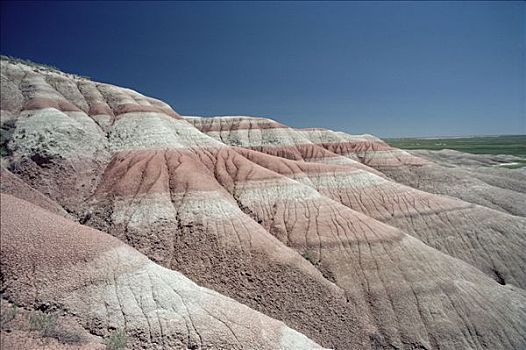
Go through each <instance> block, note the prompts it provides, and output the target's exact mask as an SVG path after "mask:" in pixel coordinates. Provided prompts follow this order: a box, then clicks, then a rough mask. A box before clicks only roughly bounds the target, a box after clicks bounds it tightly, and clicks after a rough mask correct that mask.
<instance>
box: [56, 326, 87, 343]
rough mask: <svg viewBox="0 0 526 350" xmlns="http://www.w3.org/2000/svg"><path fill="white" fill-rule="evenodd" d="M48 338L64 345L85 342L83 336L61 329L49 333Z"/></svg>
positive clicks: (57, 328)
mask: <svg viewBox="0 0 526 350" xmlns="http://www.w3.org/2000/svg"><path fill="white" fill-rule="evenodd" d="M48 337H50V338H55V339H56V340H58V341H59V342H61V343H63V344H78V343H81V342H82V341H83V337H82V335H80V334H79V333H76V332H73V331H69V330H67V329H63V328H60V327H55V329H53V330H52V331H50V332H49V333H48Z"/></svg>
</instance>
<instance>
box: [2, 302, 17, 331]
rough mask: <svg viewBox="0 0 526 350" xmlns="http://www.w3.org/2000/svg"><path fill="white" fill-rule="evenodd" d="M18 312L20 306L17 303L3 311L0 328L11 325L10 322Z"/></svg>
mask: <svg viewBox="0 0 526 350" xmlns="http://www.w3.org/2000/svg"><path fill="white" fill-rule="evenodd" d="M17 314H18V307H17V306H16V305H12V306H11V308H10V309H9V310H8V311H6V312H2V315H1V317H0V318H1V321H0V328H1V329H5V328H7V327H8V326H9V323H10V322H11V321H13V320H14V319H15V317H16V315H17Z"/></svg>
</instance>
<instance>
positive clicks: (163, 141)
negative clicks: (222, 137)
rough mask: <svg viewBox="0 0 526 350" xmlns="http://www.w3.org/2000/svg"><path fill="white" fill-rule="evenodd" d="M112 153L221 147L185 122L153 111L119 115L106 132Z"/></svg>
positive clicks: (221, 145) (218, 143)
mask: <svg viewBox="0 0 526 350" xmlns="http://www.w3.org/2000/svg"><path fill="white" fill-rule="evenodd" d="M110 144H111V147H112V151H123V150H141V149H155V148H178V149H185V148H207V147H216V148H217V147H223V146H224V145H223V144H221V143H220V142H217V141H215V140H214V139H212V138H211V137H208V136H206V135H205V134H203V133H202V132H200V131H199V130H197V129H196V128H194V127H193V126H192V125H190V124H189V123H188V122H186V121H184V120H179V119H175V118H172V117H169V116H167V115H165V114H162V113H156V112H133V113H126V114H125V115H122V116H121V117H120V118H119V119H118V120H117V121H116V122H115V123H114V125H113V127H112V128H111V130H110Z"/></svg>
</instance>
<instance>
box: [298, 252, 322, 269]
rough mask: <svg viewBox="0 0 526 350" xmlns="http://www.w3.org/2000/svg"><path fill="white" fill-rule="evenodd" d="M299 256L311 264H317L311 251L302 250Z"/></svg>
mask: <svg viewBox="0 0 526 350" xmlns="http://www.w3.org/2000/svg"><path fill="white" fill-rule="evenodd" d="M301 256H303V258H304V259H305V260H307V261H309V262H310V263H311V264H312V265H318V259H316V257H315V256H314V253H313V252H311V251H308V250H306V251H305V252H303V254H301Z"/></svg>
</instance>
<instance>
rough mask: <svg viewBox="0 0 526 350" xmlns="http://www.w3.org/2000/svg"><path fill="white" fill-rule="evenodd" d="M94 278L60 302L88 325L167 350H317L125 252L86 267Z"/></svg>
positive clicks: (264, 319) (113, 253)
mask: <svg viewBox="0 0 526 350" xmlns="http://www.w3.org/2000/svg"><path fill="white" fill-rule="evenodd" d="M84 271H93V272H94V273H95V274H96V278H95V279H94V280H92V281H91V283H90V284H88V285H87V286H84V287H81V288H78V289H75V290H72V291H70V292H69V293H68V294H67V295H66V296H65V297H64V299H63V303H64V305H65V306H66V307H67V308H68V310H72V311H74V312H75V313H77V314H80V315H82V317H83V318H84V319H85V320H86V321H87V322H88V323H89V324H93V323H94V324H100V325H103V327H104V328H110V329H111V328H116V329H125V330H126V332H127V333H128V334H139V335H142V337H144V338H145V339H144V340H146V341H148V342H152V343H161V344H165V346H167V347H168V348H169V347H173V346H184V345H186V346H193V345H201V344H202V345H209V346H212V347H214V345H215V346H221V344H223V345H226V344H230V346H233V345H234V346H237V345H239V346H242V345H243V344H250V345H251V347H253V348H257V349H269V350H270V349H290V350H292V349H298V350H300V349H321V347H320V346H318V345H317V344H315V343H314V342H312V341H311V340H309V339H308V338H306V337H305V336H304V335H302V334H300V333H298V332H296V331H294V330H292V329H290V328H288V327H287V326H286V325H285V324H284V323H283V322H280V321H276V320H274V319H271V318H269V317H267V316H265V315H263V314H261V313H259V312H257V311H254V310H252V309H250V308H249V307H247V306H245V305H242V304H240V303H238V302H236V301H234V300H233V299H230V298H228V297H225V296H223V295H221V294H219V293H217V292H214V291H212V290H209V289H207V288H203V287H200V286H198V285H197V284H195V283H194V282H192V281H191V280H189V279H188V278H186V277H185V276H184V275H182V274H181V273H179V272H176V271H173V270H169V269H166V268H164V267H161V266H159V265H157V264H155V263H153V262H152V261H150V260H148V259H147V258H146V257H145V256H143V255H142V254H139V253H138V252H137V251H135V250H134V249H132V248H129V247H124V246H121V247H118V248H114V249H112V250H110V251H108V252H106V253H104V254H102V255H101V256H100V257H99V258H97V259H96V260H95V261H93V262H91V263H89V264H88V266H87V267H86V268H85V269H84Z"/></svg>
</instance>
